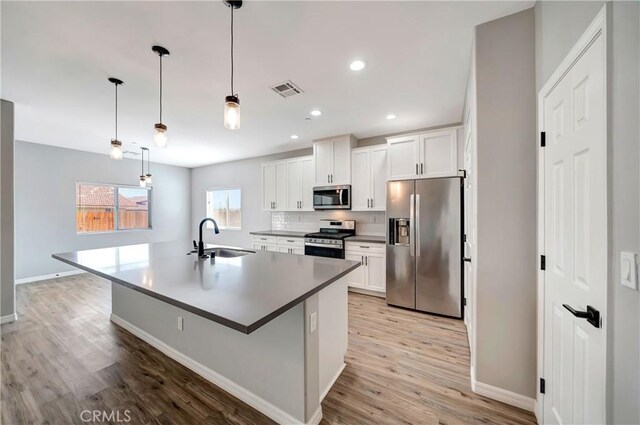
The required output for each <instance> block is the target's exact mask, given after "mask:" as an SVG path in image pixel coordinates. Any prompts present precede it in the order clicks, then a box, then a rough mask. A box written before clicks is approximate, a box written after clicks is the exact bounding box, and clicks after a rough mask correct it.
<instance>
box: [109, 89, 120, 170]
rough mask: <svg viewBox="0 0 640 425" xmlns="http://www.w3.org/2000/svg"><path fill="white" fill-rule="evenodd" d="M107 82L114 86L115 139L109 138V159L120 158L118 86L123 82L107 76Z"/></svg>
mask: <svg viewBox="0 0 640 425" xmlns="http://www.w3.org/2000/svg"><path fill="white" fill-rule="evenodd" d="M109 82H110V83H113V85H114V86H116V137H115V139H111V152H110V154H109V156H110V157H111V159H115V160H121V159H122V142H121V141H120V140H118V86H119V85H121V84H124V83H123V82H122V80H119V79H117V78H113V77H111V78H109Z"/></svg>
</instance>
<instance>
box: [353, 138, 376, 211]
mask: <svg viewBox="0 0 640 425" xmlns="http://www.w3.org/2000/svg"><path fill="white" fill-rule="evenodd" d="M370 165H371V161H370V151H369V149H354V150H353V151H352V152H351V167H352V174H351V209H352V210H354V211H364V210H368V209H369V208H370V205H371V170H370Z"/></svg>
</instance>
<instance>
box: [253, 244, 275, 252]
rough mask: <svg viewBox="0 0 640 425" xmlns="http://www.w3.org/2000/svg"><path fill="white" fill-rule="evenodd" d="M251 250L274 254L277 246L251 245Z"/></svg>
mask: <svg viewBox="0 0 640 425" xmlns="http://www.w3.org/2000/svg"><path fill="white" fill-rule="evenodd" d="M253 249H255V250H256V251H273V252H276V251H278V245H270V244H259V243H254V244H253Z"/></svg>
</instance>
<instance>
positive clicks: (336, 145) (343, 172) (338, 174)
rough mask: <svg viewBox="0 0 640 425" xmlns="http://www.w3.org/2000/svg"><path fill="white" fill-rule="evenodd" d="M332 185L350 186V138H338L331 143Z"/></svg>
mask: <svg viewBox="0 0 640 425" xmlns="http://www.w3.org/2000/svg"><path fill="white" fill-rule="evenodd" d="M331 174H332V176H331V183H332V184H351V138H350V137H349V136H345V137H340V138H338V139H335V140H334V141H333V171H332V172H331Z"/></svg>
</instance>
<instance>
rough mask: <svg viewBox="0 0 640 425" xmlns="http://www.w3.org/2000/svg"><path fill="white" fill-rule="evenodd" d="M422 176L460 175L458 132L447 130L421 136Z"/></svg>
mask: <svg viewBox="0 0 640 425" xmlns="http://www.w3.org/2000/svg"><path fill="white" fill-rule="evenodd" d="M420 151H421V155H420V156H421V160H420V176H421V177H425V178H427V177H445V176H456V175H458V153H457V152H458V149H457V131H456V130H455V129H453V130H446V131H439V132H434V133H426V134H423V135H421V136H420Z"/></svg>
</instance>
